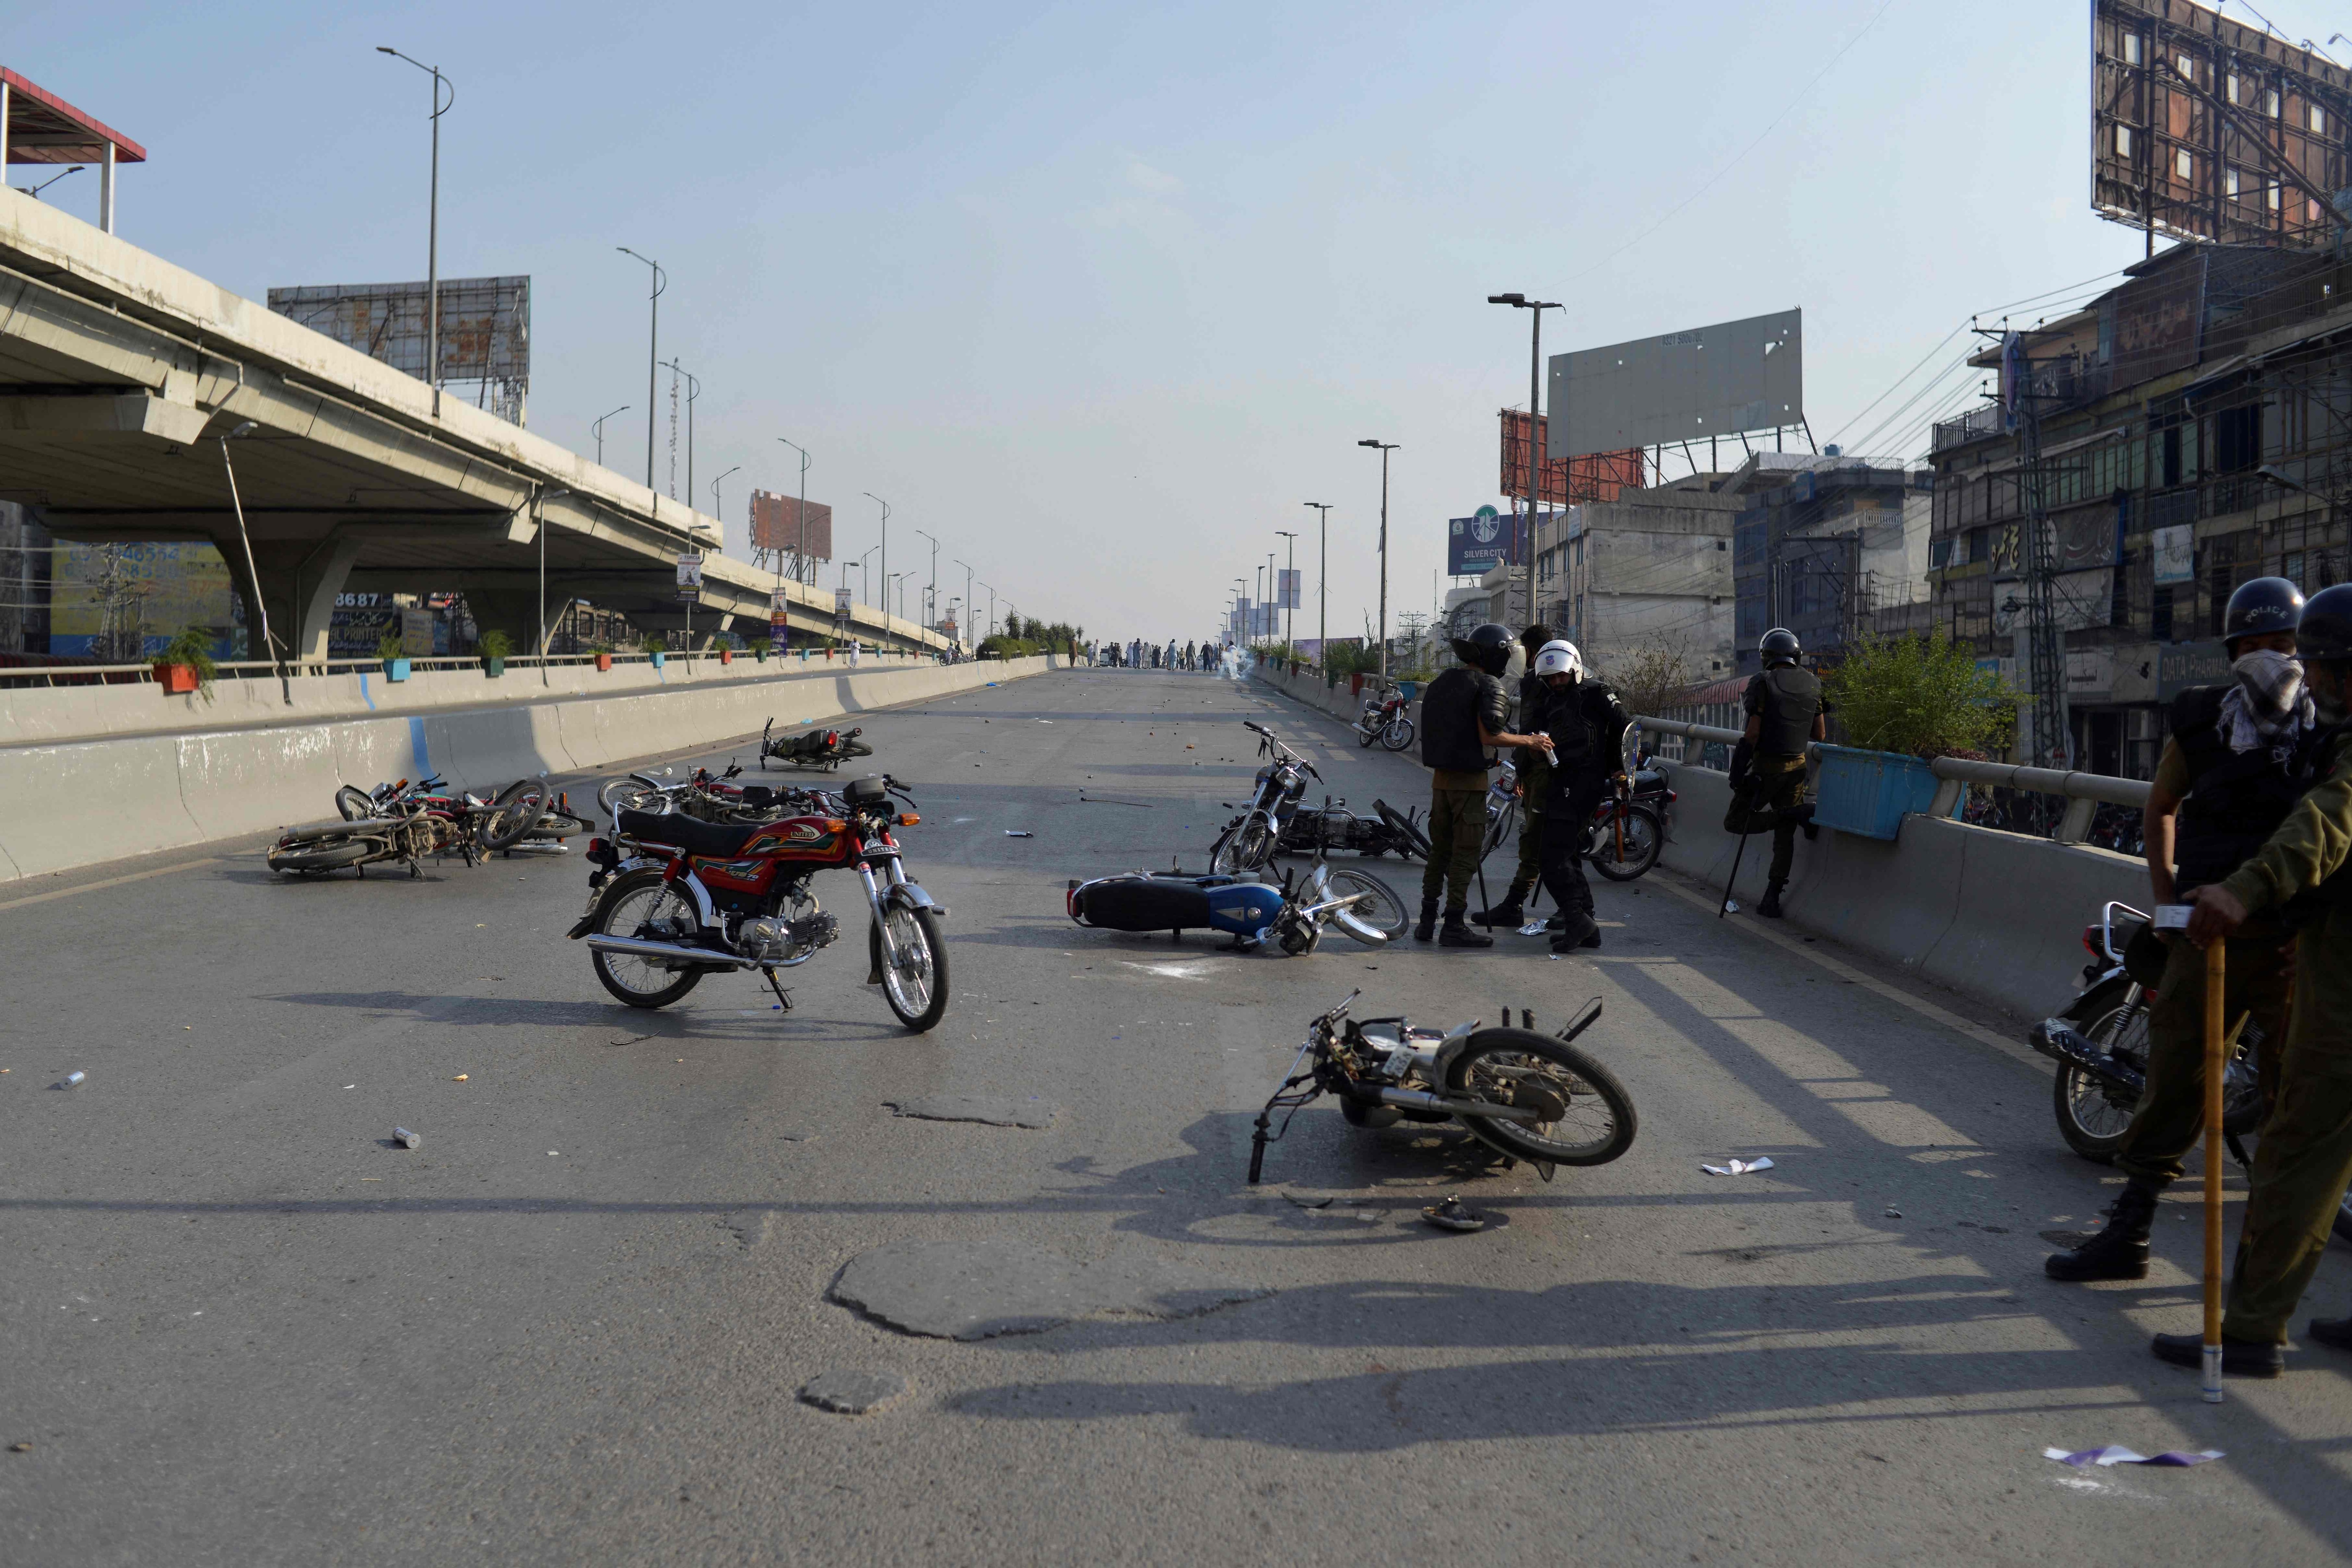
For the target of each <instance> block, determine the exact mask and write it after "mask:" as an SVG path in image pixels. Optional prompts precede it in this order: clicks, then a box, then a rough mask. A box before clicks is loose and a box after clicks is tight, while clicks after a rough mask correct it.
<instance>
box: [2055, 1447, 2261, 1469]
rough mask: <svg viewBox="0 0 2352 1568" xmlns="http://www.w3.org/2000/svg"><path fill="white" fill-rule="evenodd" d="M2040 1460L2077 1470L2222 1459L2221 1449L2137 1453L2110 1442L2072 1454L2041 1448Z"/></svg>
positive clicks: (2191, 1462) (2203, 1461) (2182, 1463)
mask: <svg viewBox="0 0 2352 1568" xmlns="http://www.w3.org/2000/svg"><path fill="white" fill-rule="evenodd" d="M2042 1458H2045V1459H2055V1460H2057V1461H2058V1462H2059V1463H2060V1464H2062V1465H2072V1466H2074V1468H2075V1469H2078V1470H2079V1469H2085V1468H2087V1467H2089V1466H2091V1465H2163V1466H2166V1467H2168V1468H2177V1467H2180V1466H2187V1465H2201V1464H2203V1463H2205V1461H2206V1460H2208V1459H2218V1458H2221V1449H2219V1448H2200V1449H2199V1450H2198V1451H2197V1452H2196V1453H2193V1454H2184V1453H2182V1452H2181V1451H2180V1450H2179V1449H2177V1448H2168V1449H2166V1450H2165V1451H2164V1452H2163V1453H2161V1454H2137V1453H2134V1452H2133V1451H2132V1450H2131V1449H2129V1448H2124V1447H2122V1446H2120V1445H2118V1444H2114V1443H2110V1444H2108V1445H2107V1446H2106V1447H2105V1448H2082V1449H2077V1450H2076V1451H2075V1452H2074V1453H2071V1454H2070V1453H2068V1452H2067V1451H2066V1450H2065V1449H2063V1448H2044V1449H2042Z"/></svg>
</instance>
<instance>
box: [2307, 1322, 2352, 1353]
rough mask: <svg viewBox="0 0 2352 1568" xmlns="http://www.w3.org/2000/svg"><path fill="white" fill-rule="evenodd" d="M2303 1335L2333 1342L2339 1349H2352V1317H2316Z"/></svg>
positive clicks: (2319, 1340) (2324, 1341)
mask: <svg viewBox="0 0 2352 1568" xmlns="http://www.w3.org/2000/svg"><path fill="white" fill-rule="evenodd" d="M2303 1337H2304V1338H2305V1339H2315V1340H2317V1341H2318V1342H2319V1343H2322V1344H2332V1345H2334V1346H2335V1347H2336V1349H2338V1350H2352V1318H2314V1319H2312V1320H2311V1326H2310V1327H2308V1328H2306V1329H2305V1330H2304V1331H2303Z"/></svg>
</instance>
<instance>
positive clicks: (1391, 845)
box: [1275, 795, 1429, 860]
mask: <svg viewBox="0 0 2352 1568" xmlns="http://www.w3.org/2000/svg"><path fill="white" fill-rule="evenodd" d="M1372 810H1373V811H1374V812H1376V813H1377V815H1374V816H1370V817H1367V816H1363V815H1361V814H1360V813H1359V812H1355V811H1350V810H1348V802H1347V801H1346V800H1344V799H1342V800H1336V801H1335V800H1332V799H1331V797H1330V796H1328V795H1326V796H1324V797H1323V809H1322V810H1319V811H1296V812H1293V813H1292V814H1291V816H1290V819H1289V820H1288V821H1286V822H1284V823H1283V824H1282V837H1281V839H1280V840H1279V841H1277V842H1276V845H1275V853H1276V854H1278V855H1311V854H1320V853H1325V852H1329V851H1331V850H1353V851H1354V852H1356V853H1358V854H1360V855H1363V856H1365V857H1366V858H1368V859H1369V858H1370V857H1372V856H1376V855H1383V854H1388V853H1391V852H1394V853H1395V854H1397V855H1398V856H1400V857H1402V858H1403V859H1405V860H1411V859H1412V858H1413V857H1414V856H1416V855H1423V856H1425V855H1426V854H1427V852H1428V849H1429V840H1428V838H1427V836H1426V835H1424V834H1422V833H1420V832H1419V831H1407V830H1405V829H1403V828H1401V827H1400V826H1399V825H1398V822H1397V820H1396V812H1395V811H1394V810H1391V808H1390V807H1388V806H1387V805H1385V804H1383V803H1382V802H1381V801H1378V800H1375V801H1373V802H1372Z"/></svg>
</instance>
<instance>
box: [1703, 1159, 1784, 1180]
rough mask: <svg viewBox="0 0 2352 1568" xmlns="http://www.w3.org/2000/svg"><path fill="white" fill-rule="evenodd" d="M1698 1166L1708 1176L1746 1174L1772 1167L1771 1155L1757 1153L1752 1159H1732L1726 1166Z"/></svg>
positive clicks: (1767, 1169)
mask: <svg viewBox="0 0 2352 1568" xmlns="http://www.w3.org/2000/svg"><path fill="white" fill-rule="evenodd" d="M1698 1168H1699V1169H1701V1170H1703V1171H1705V1172H1706V1174H1707V1175H1709V1176H1746V1175H1748V1173H1749V1172H1750V1171H1769V1170H1770V1169H1771V1168H1772V1156H1771V1155H1757V1156H1756V1157H1755V1158H1754V1159H1752V1160H1734V1161H1732V1162H1731V1163H1730V1164H1729V1165H1727V1166H1706V1165H1703V1166H1699V1167H1698Z"/></svg>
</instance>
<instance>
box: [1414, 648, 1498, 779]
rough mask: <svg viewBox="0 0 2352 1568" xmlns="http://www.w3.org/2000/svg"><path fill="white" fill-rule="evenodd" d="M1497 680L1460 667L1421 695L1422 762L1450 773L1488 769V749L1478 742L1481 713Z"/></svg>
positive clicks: (1425, 765) (1446, 674)
mask: <svg viewBox="0 0 2352 1568" xmlns="http://www.w3.org/2000/svg"><path fill="white" fill-rule="evenodd" d="M1496 684H1497V683H1496V680H1495V677H1494V676H1492V675H1489V674H1484V673H1483V672H1480V671H1476V670H1471V669H1467V668H1465V667H1463V666H1461V665H1456V666H1455V667H1454V668H1453V669H1450V670H1448V671H1446V672H1445V673H1444V674H1441V675H1439V676H1438V677H1437V679H1435V680H1433V681H1432V682H1430V683H1429V690H1427V691H1425V692H1423V694H1422V695H1421V762H1422V766H1423V767H1424V768H1434V769H1439V770H1442V771H1444V772H1448V773H1479V772H1484V771H1485V770H1486V766H1487V763H1486V747H1484V746H1482V745H1480V744H1479V742H1478V710H1479V708H1480V707H1481V706H1483V705H1484V703H1485V701H1486V690H1487V688H1488V687H1490V686H1493V685H1496Z"/></svg>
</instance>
